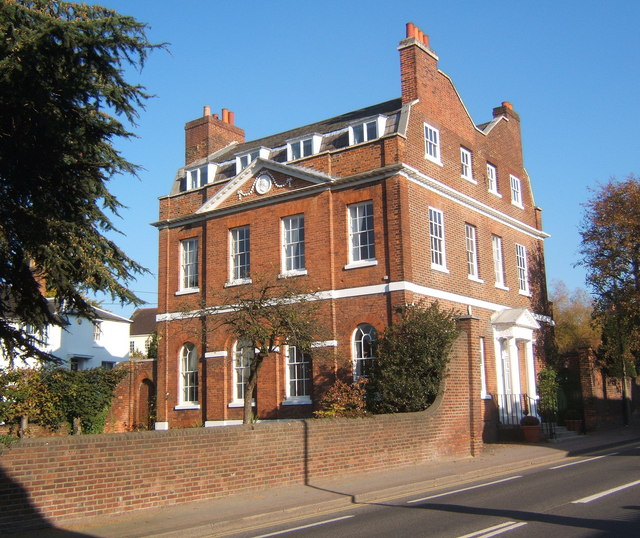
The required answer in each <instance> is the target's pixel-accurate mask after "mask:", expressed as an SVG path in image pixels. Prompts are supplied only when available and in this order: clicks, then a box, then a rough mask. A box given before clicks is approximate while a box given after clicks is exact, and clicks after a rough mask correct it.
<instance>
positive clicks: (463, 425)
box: [0, 320, 482, 531]
mask: <svg viewBox="0 0 640 538" xmlns="http://www.w3.org/2000/svg"><path fill="white" fill-rule="evenodd" d="M466 324H467V325H469V327H467V329H468V330H467V331H465V334H464V335H463V336H462V337H461V338H459V339H458V341H457V342H456V345H455V350H454V358H453V359H452V362H451V364H450V374H449V377H448V379H447V382H446V388H445V391H444V393H443V394H442V395H441V396H440V397H439V398H438V399H437V400H436V402H435V403H434V404H433V405H432V406H431V407H430V408H429V409H428V410H426V411H423V412H419V413H407V414H401V415H378V416H372V417H366V418H360V419H315V420H314V419H309V420H292V421H286V422H263V423H258V424H252V425H246V426H225V427H218V428H191V429H182V430H169V431H149V432H131V433H121V434H103V435H82V436H69V437H56V438H39V439H23V440H21V441H19V442H18V443H16V444H15V445H13V446H12V447H10V448H5V449H3V452H2V454H1V456H0V506H2V511H0V531H1V530H2V529H7V530H8V529H11V530H15V529H16V528H18V527H19V526H21V527H25V526H28V525H31V526H44V525H46V524H47V522H55V521H60V520H64V519H71V518H77V517H84V516H96V515H102V514H111V513H118V512H125V511H129V510H135V509H141V508H149V507H158V506H163V505H168V504H175V503H182V502H190V501H198V500H203V499H211V498H215V497H221V496H224V495H229V494H235V493H240V492H243V491H248V490H259V489H266V488H270V487H275V486H282V485H287V484H301V483H303V484H304V483H307V484H312V483H313V480H314V479H316V478H319V477H328V476H333V475H344V474H345V473H353V472H363V471H372V470H379V469H389V468H391V467H396V466H403V465H410V464H414V463H418V462H425V461H430V460H434V459H439V458H445V457H453V456H467V455H475V454H476V453H477V451H478V450H479V448H480V446H481V443H482V416H481V408H480V398H479V390H480V387H479V382H478V381H477V376H474V375H470V366H471V365H472V363H474V361H476V360H477V357H476V356H475V352H474V351H473V350H474V349H475V346H474V347H472V345H471V344H472V343H473V342H474V341H475V338H476V331H475V328H474V327H475V325H476V324H475V320H469V321H467V322H466ZM469 329H470V330H469ZM467 337H469V338H467ZM476 385H477V386H476ZM470 395H473V396H475V397H471V398H470Z"/></svg>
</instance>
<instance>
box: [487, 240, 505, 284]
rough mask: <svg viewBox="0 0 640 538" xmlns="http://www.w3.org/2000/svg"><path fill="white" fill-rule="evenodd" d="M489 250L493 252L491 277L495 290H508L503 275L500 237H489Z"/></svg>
mask: <svg viewBox="0 0 640 538" xmlns="http://www.w3.org/2000/svg"><path fill="white" fill-rule="evenodd" d="M491 249H492V251H493V277H494V279H495V286H496V288H500V289H503V290H508V289H509V288H507V284H506V281H505V275H504V257H503V254H502V237H500V236H499V235H492V236H491Z"/></svg>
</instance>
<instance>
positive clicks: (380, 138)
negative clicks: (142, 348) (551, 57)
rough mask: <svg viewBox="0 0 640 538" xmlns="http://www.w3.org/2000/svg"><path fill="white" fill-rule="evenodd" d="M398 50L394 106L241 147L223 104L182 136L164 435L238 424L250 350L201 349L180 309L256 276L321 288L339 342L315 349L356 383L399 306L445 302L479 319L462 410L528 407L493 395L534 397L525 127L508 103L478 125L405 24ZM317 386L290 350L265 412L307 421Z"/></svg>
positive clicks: (167, 300) (160, 420)
mask: <svg viewBox="0 0 640 538" xmlns="http://www.w3.org/2000/svg"><path fill="white" fill-rule="evenodd" d="M398 50H399V52H400V82H401V90H402V93H401V97H399V98H397V99H393V100H391V101H387V102H384V103H380V104H377V105H373V106H368V107H366V108H362V109H360V110H356V111H352V112H348V113H346V114H344V115H341V116H338V117H334V118H330V119H327V120H323V121H319V122H317V123H314V124H311V125H306V126H304V127H300V128H298V129H294V130H291V131H288V132H284V133H279V134H276V135H273V136H269V137H266V138H262V139H259V140H254V141H249V142H246V141H245V136H244V131H243V130H242V129H240V128H238V127H237V126H235V125H234V118H233V114H232V113H231V112H229V111H227V110H226V109H223V110H222V117H221V118H220V117H218V115H217V114H213V115H211V114H210V110H209V107H205V109H204V115H203V117H201V118H199V119H196V120H193V121H191V122H189V123H187V124H186V126H185V132H186V162H185V166H184V167H183V168H181V169H180V170H179V171H178V174H177V176H176V179H175V182H174V184H173V188H172V190H171V193H170V194H169V195H167V196H165V197H162V198H161V199H160V218H159V220H158V222H157V223H155V225H156V226H157V228H158V230H159V235H160V238H159V240H160V241H159V245H160V263H159V267H160V269H159V309H158V318H157V319H158V332H159V350H158V378H157V383H158V402H157V423H156V428H158V429H166V428H169V427H181V426H190V425H194V424H204V425H217V424H225V423H227V424H229V423H233V422H235V421H239V420H240V419H241V417H242V402H243V396H244V395H243V375H245V372H246V370H244V369H243V367H244V366H246V361H247V360H250V355H251V352H252V350H251V349H248V348H246V347H245V346H243V345H242V342H236V341H234V339H233V338H232V337H231V336H230V335H229V334H228V333H226V332H224V331H223V330H218V331H214V333H213V334H208V335H207V337H206V339H204V338H202V331H201V330H200V323H201V321H200V320H197V319H190V316H189V312H195V311H198V310H199V309H201V308H202V307H203V306H204V307H211V306H218V305H216V297H219V296H220V291H221V290H224V289H229V288H230V287H233V286H252V285H254V283H253V281H252V277H255V276H257V275H261V276H262V277H264V276H267V277H270V278H276V277H279V278H291V279H293V280H295V281H297V282H300V283H301V286H302V287H304V288H307V289H314V290H319V293H320V296H321V297H322V311H323V314H324V317H325V321H326V325H327V327H329V328H330V330H331V332H332V334H331V335H330V336H329V337H328V338H327V339H326V340H323V341H321V342H316V344H315V346H314V347H315V348H316V349H324V350H325V352H328V353H329V354H333V355H334V356H336V357H343V358H346V361H347V364H348V368H347V369H348V370H349V375H351V374H353V375H354V376H358V375H359V374H360V373H361V372H362V371H363V370H364V369H366V365H367V361H368V360H371V355H370V354H371V347H370V346H369V345H368V344H369V340H370V339H371V338H375V333H376V331H378V332H379V331H382V330H383V329H384V328H385V327H386V326H387V325H388V324H389V323H390V321H391V312H392V311H393V307H394V306H397V305H401V304H407V303H412V302H415V301H419V300H422V299H426V300H435V299H437V300H438V301H440V303H441V304H443V305H445V306H447V307H455V308H456V309H457V310H458V311H459V312H460V313H461V314H462V315H465V316H470V317H472V318H477V319H478V320H479V323H478V327H479V331H478V335H477V337H475V338H477V341H475V342H474V343H473V345H472V346H470V350H469V354H470V355H469V356H470V357H472V358H473V360H472V361H470V363H471V364H472V366H471V367H470V368H471V370H472V371H471V372H470V379H473V380H476V381H477V383H475V384H472V386H476V387H478V390H477V394H469V398H470V399H474V401H475V399H477V400H480V399H482V400H483V401H484V402H485V403H488V402H490V401H494V402H498V403H499V404H500V405H501V406H502V407H503V408H504V409H506V410H508V411H514V412H515V411H518V412H521V409H520V408H519V407H518V406H520V405H522V402H523V401H524V398H522V397H520V396H514V397H513V398H507V399H505V400H501V399H499V398H497V397H498V396H499V395H504V394H507V395H525V394H526V395H528V396H529V397H531V398H535V395H536V386H535V372H536V364H540V361H541V359H542V356H543V350H542V348H543V334H544V330H542V329H543V328H544V326H545V324H547V323H548V322H549V321H550V319H549V318H548V317H547V314H548V305H547V299H546V288H545V275H544V255H543V240H544V238H545V237H547V235H546V234H545V233H544V232H543V231H542V225H541V212H540V209H539V208H538V207H536V205H535V202H534V199H533V194H532V186H531V183H530V180H529V177H528V175H527V172H526V171H525V169H524V164H523V157H522V145H521V137H520V118H519V116H518V114H517V113H516V112H515V111H514V110H513V107H512V106H511V104H509V103H507V102H503V103H502V105H501V106H498V107H496V108H495V109H494V110H493V116H492V118H491V119H490V121H488V122H486V123H482V124H475V123H474V122H473V121H472V119H471V117H470V116H469V113H468V112H467V110H466V108H465V106H464V104H463V102H462V100H461V99H460V96H459V95H458V93H457V91H456V89H455V87H454V85H453V83H452V81H451V79H450V78H449V77H448V76H447V75H445V74H444V73H442V72H441V71H440V70H439V69H438V57H437V56H436V54H435V53H434V51H433V50H432V49H431V48H430V47H429V43H428V39H427V37H426V36H425V35H424V34H423V33H422V32H421V31H420V30H419V29H418V28H417V27H414V26H413V25H412V24H408V25H407V37H406V38H405V39H403V40H402V41H401V42H400V45H399V47H398ZM319 375H320V366H319V365H318V364H316V363H314V358H313V356H312V357H306V356H301V354H297V353H296V352H295V349H293V350H290V349H287V348H286V347H285V346H282V349H281V352H280V354H276V355H274V356H273V357H271V360H270V361H268V363H265V364H264V366H263V370H262V371H261V377H260V380H259V384H258V388H257V409H256V411H257V415H258V417H259V418H284V417H306V416H310V415H311V412H312V409H313V405H314V402H316V401H317V394H314V387H316V385H317V379H318V377H319ZM449 390H456V387H449ZM465 390H467V392H468V391H469V389H468V388H467V389H465ZM492 398H493V400H492ZM513 406H515V408H514V407H513ZM489 407H491V406H489V405H488V404H487V405H485V408H486V409H489ZM516 408H517V409H516ZM485 418H486V417H485ZM478 420H480V419H478Z"/></svg>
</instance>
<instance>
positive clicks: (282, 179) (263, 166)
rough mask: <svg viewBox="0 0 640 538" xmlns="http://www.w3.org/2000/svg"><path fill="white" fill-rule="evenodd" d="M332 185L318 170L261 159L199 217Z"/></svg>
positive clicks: (210, 201)
mask: <svg viewBox="0 0 640 538" xmlns="http://www.w3.org/2000/svg"><path fill="white" fill-rule="evenodd" d="M332 181H333V178H332V177H331V176H329V175H327V174H324V173H322V172H319V171H317V170H313V169H310V168H303V167H301V166H293V165H286V164H282V163H277V162H275V161H270V160H267V159H261V158H258V159H256V160H255V161H253V162H252V163H251V164H250V165H249V166H248V167H247V168H245V169H244V170H243V171H242V172H240V173H239V174H238V175H237V176H235V177H234V178H232V179H231V180H229V182H228V183H227V184H226V185H224V186H223V187H222V188H221V189H220V190H218V191H217V192H216V193H215V194H214V195H213V196H212V197H211V198H209V199H208V200H207V201H206V202H205V203H204V204H203V205H202V206H201V207H200V209H198V210H197V211H196V213H200V214H201V213H208V212H210V211H215V210H216V209H221V208H226V207H230V206H235V205H238V204H242V203H246V202H248V201H253V200H256V199H258V198H259V199H268V198H269V197H274V196H279V195H282V194H286V193H288V192H291V193H292V192H295V191H297V190H300V189H304V188H307V187H314V186H319V185H325V184H327V183H331V182H332Z"/></svg>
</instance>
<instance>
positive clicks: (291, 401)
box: [282, 396, 312, 405]
mask: <svg viewBox="0 0 640 538" xmlns="http://www.w3.org/2000/svg"><path fill="white" fill-rule="evenodd" d="M311 403H312V402H311V398H308V397H306V396H302V397H297V398H293V397H292V398H287V399H286V400H284V401H283V402H282V405H311Z"/></svg>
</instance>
